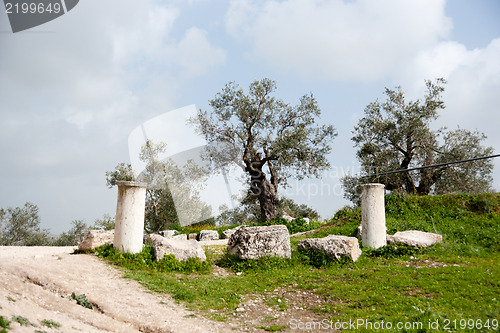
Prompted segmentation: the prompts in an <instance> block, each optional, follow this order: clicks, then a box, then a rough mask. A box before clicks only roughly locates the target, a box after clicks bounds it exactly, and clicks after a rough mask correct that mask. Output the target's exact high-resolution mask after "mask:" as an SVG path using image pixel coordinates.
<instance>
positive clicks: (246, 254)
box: [227, 225, 292, 259]
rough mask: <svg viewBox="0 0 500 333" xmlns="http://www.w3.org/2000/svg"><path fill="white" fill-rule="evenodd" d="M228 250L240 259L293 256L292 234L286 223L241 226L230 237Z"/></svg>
mask: <svg viewBox="0 0 500 333" xmlns="http://www.w3.org/2000/svg"><path fill="white" fill-rule="evenodd" d="M227 252H228V253H229V254H232V255H237V256H238V257H239V258H240V259H258V258H260V257H264V256H276V257H281V258H291V256H292V249H291V246H290V234H289V233H288V229H287V228H286V227H285V226H284V225H272V226H258V227H244V228H240V229H238V230H236V231H235V232H234V234H233V235H232V236H231V238H230V239H229V242H228V244H227Z"/></svg>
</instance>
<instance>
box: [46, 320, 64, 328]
mask: <svg viewBox="0 0 500 333" xmlns="http://www.w3.org/2000/svg"><path fill="white" fill-rule="evenodd" d="M41 324H42V326H45V327H48V328H53V327H54V328H59V327H61V324H59V323H58V322H56V321H53V320H49V319H44V320H42V323H41Z"/></svg>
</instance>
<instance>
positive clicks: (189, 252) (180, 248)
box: [145, 234, 207, 261]
mask: <svg viewBox="0 0 500 333" xmlns="http://www.w3.org/2000/svg"><path fill="white" fill-rule="evenodd" d="M145 243H146V244H149V245H151V246H152V247H153V250H154V253H155V257H156V260H157V261H160V260H161V259H163V257H164V256H165V255H169V254H173V255H174V256H175V258H176V259H177V260H179V261H182V260H187V259H189V258H191V257H195V258H199V259H200V260H201V261H205V260H206V259H207V257H206V255H205V251H204V250H203V248H202V246H201V244H200V243H198V242H197V241H195V240H182V239H175V238H165V237H163V236H161V235H158V234H150V235H146V237H145Z"/></svg>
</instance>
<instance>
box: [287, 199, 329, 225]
mask: <svg viewBox="0 0 500 333" xmlns="http://www.w3.org/2000/svg"><path fill="white" fill-rule="evenodd" d="M279 206H280V213H281V214H282V215H283V213H286V214H288V215H290V216H292V217H303V218H306V217H307V218H308V219H311V220H316V221H317V220H319V218H320V216H319V214H318V212H317V211H316V210H314V209H313V208H311V207H308V206H307V205H305V204H300V205H299V204H297V203H296V202H295V201H293V200H292V199H290V198H287V197H281V198H280V201H279Z"/></svg>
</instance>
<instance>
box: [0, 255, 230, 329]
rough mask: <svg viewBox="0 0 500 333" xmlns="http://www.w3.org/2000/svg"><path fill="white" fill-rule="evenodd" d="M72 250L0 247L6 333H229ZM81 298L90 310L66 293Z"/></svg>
mask: <svg viewBox="0 0 500 333" xmlns="http://www.w3.org/2000/svg"><path fill="white" fill-rule="evenodd" d="M73 250H74V249H73V248H72V247H0V315H1V316H3V317H4V318H5V319H8V320H12V318H13V316H20V317H22V318H24V319H26V320H27V321H28V323H27V324H26V325H24V326H21V325H20V324H19V323H17V322H15V321H12V322H11V324H10V327H11V330H9V331H8V332H44V331H45V332H56V331H57V332H86V333H87V332H89V333H90V332H234V331H235V330H233V329H231V325H229V324H227V323H220V322H216V321H210V320H208V319H205V318H203V317H201V316H199V315H194V314H193V313H192V312H190V311H188V310H185V309H184V308H182V307H181V306H179V305H178V304H175V303H174V302H173V301H172V300H171V298H170V297H169V296H168V295H158V294H153V293H151V292H149V291H147V290H145V289H144V288H143V287H142V286H140V285H139V284H138V283H136V282H135V281H132V280H128V279H124V278H122V275H123V273H122V272H120V271H118V270H117V269H115V268H113V267H110V266H109V265H107V264H106V263H104V262H102V261H101V260H99V259H98V258H97V257H95V256H92V255H72V254H71V253H72V252H73ZM72 293H75V295H77V296H78V295H82V294H85V297H86V299H87V300H88V301H89V302H90V303H91V304H92V305H93V307H94V309H93V310H90V309H87V308H85V307H83V306H81V305H78V304H76V301H75V300H73V299H72V297H71V294H72ZM0 330H1V328H0Z"/></svg>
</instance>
